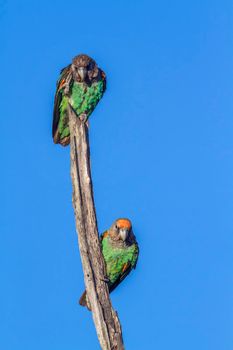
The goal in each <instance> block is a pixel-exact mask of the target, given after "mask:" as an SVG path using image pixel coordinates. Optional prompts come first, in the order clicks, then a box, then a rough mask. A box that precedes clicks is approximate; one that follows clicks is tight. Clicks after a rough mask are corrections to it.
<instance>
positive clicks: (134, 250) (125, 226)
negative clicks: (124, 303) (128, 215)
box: [79, 219, 139, 309]
mask: <svg viewBox="0 0 233 350" xmlns="http://www.w3.org/2000/svg"><path fill="white" fill-rule="evenodd" d="M100 244H101V249H102V253H103V257H104V261H105V265H106V272H107V276H106V283H107V284H108V288H109V292H110V293H111V292H112V291H113V290H114V289H115V288H116V287H117V286H118V285H119V284H120V283H121V282H122V281H123V280H124V279H125V277H126V276H127V275H128V274H129V273H130V271H131V270H132V269H135V268H136V264H137V260H138V254H139V248H138V244H137V241H136V238H135V236H134V234H133V230H132V224H131V221H130V220H129V219H118V220H116V221H115V222H114V223H113V224H112V226H111V227H110V229H108V230H107V231H105V232H104V233H103V234H102V235H101V236H100ZM79 304H80V305H82V306H87V307H88V309H90V305H89V302H88V300H87V295H86V291H85V292H84V293H83V294H82V296H81V298H80V300H79Z"/></svg>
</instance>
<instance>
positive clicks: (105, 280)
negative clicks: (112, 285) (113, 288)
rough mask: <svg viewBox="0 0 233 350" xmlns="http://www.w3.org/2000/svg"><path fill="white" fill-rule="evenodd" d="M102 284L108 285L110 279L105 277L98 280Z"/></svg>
mask: <svg viewBox="0 0 233 350" xmlns="http://www.w3.org/2000/svg"><path fill="white" fill-rule="evenodd" d="M100 280H101V281H102V282H105V283H109V282H110V279H109V278H108V277H107V276H104V278H103V279H102V278H101V279H100Z"/></svg>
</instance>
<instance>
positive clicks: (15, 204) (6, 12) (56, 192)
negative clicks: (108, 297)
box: [0, 0, 233, 350]
mask: <svg viewBox="0 0 233 350" xmlns="http://www.w3.org/2000/svg"><path fill="white" fill-rule="evenodd" d="M232 19H233V7H232V1H230V0H229V1H227V0H226V1H224V0H223V1H216V0H197V1H184V0H183V1H182V0H179V1H166V0H165V1H152V0H151V1H123V0H119V1H98V2H97V1H94V0H90V1H77V0H75V1H74V0H72V1H69V0H67V1H45V0H41V1H29V0H28V1H27V0H20V1H16V0H15V1H4V0H2V1H1V2H0V32H1V52H2V53H1V58H0V63H1V95H2V99H1V121H0V123H1V138H0V146H1V151H2V152H1V154H2V169H1V173H0V177H1V187H2V201H1V203H2V206H1V213H2V215H1V216H2V220H1V231H2V235H1V243H0V266H1V271H0V272H1V291H0V309H1V316H0V323H1V324H0V333H1V334H0V349H2V350H32V349H33V350H41V349H43V350H77V349H80V350H92V349H98V342H97V337H96V335H95V329H94V326H93V323H92V319H91V314H90V313H89V312H88V311H86V310H85V309H83V308H81V307H79V306H78V305H77V299H78V298H79V296H80V294H81V293H82V291H83V288H84V283H83V275H82V269H81V263H80V258H79V252H78V248H77V237H76V233H75V226H74V215H73V209H72V203H71V181H70V174H69V168H70V164H69V148H66V149H64V148H61V147H60V146H56V145H54V144H53V142H52V138H51V123H52V110H53V97H54V91H55V82H56V79H57V77H58V73H59V70H60V69H61V68H63V67H64V66H65V65H67V64H68V63H69V62H70V61H71V58H72V57H73V56H75V55H76V54H78V53H87V54H89V55H91V56H93V58H95V59H96V61H97V62H98V64H99V65H100V67H101V68H102V69H103V70H104V71H105V72H106V74H107V78H108V90H107V92H106V94H105V96H104V98H103V99H102V101H101V102H100V104H99V105H98V107H97V109H96V110H95V112H94V113H93V114H92V116H91V119H90V141H91V155H92V170H93V181H94V190H95V200H96V208H97V214H98V222H99V229H100V231H103V230H104V229H105V228H107V227H109V225H110V224H111V223H112V221H113V220H114V219H115V218H117V217H119V216H128V217H130V218H131V219H132V222H133V225H134V231H135V234H136V236H137V238H138V242H139V244H140V259H139V263H138V267H137V269H136V271H134V272H133V273H132V275H130V277H129V278H128V280H126V281H125V282H124V283H123V284H122V285H121V286H120V287H119V289H118V290H116V291H115V292H114V293H113V294H112V301H113V304H114V307H115V308H116V309H117V311H118V312H119V316H120V319H121V322H122V326H123V331H124V339H125V344H126V349H127V350H142V349H152V350H153V349H155V350H171V349H172V350H187V349H188V350H197V349H198V350H232V343H233V332H232V327H233V300H232V295H233V275H232V272H233V259H232V255H233V254H232V251H233V219H232V218H233V216H232V213H233V132H232V131H233V102H232V88H233V83H232V81H233V63H232V56H233V45H232V43H233V28H232Z"/></svg>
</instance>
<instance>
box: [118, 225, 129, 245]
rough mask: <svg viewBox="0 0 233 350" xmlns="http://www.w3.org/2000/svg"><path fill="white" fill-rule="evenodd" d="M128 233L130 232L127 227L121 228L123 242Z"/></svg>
mask: <svg viewBox="0 0 233 350" xmlns="http://www.w3.org/2000/svg"><path fill="white" fill-rule="evenodd" d="M128 234H129V232H128V230H127V228H121V229H120V232H119V235H120V237H121V239H122V241H123V242H124V241H126V239H127V237H128Z"/></svg>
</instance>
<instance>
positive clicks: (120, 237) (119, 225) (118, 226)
mask: <svg viewBox="0 0 233 350" xmlns="http://www.w3.org/2000/svg"><path fill="white" fill-rule="evenodd" d="M131 234H132V224H131V221H130V220H129V219H126V218H120V219H117V220H116V221H115V222H114V223H113V224H112V226H111V228H110V236H111V238H112V239H113V240H115V241H123V242H126V241H127V240H128V238H129V237H130V236H131Z"/></svg>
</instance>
